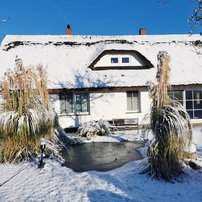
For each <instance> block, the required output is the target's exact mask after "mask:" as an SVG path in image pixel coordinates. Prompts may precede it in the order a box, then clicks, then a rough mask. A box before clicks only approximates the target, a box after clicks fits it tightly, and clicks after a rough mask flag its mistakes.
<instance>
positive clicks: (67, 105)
mask: <svg viewBox="0 0 202 202" xmlns="http://www.w3.org/2000/svg"><path fill="white" fill-rule="evenodd" d="M60 113H61V114H63V113H67V114H68V113H73V93H67V94H64V93H63V94H60Z"/></svg>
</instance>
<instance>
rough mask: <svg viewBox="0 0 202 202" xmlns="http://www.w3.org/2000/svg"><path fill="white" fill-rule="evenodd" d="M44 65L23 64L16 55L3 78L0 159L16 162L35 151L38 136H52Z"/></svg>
mask: <svg viewBox="0 0 202 202" xmlns="http://www.w3.org/2000/svg"><path fill="white" fill-rule="evenodd" d="M46 83H47V78H46V71H45V69H44V68H43V67H42V66H41V65H39V66H38V67H37V68H33V67H29V68H25V67H24V65H23V63H22V60H21V59H16V66H15V70H14V71H11V70H8V71H7V72H6V73H5V78H4V80H3V82H2V96H3V102H2V103H1V109H0V162H18V161H22V160H27V159H28V158H29V157H30V155H32V154H37V153H38V152H39V149H40V148H39V147H40V139H41V138H42V137H46V138H48V139H51V134H52V129H53V126H54V119H53V118H54V113H53V111H52V108H51V107H50V105H49V97H48V91H47V85H46Z"/></svg>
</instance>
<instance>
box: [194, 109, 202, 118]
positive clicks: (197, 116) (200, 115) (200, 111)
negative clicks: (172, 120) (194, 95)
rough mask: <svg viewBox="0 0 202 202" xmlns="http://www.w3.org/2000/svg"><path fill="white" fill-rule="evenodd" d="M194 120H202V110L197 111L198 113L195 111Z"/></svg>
mask: <svg viewBox="0 0 202 202" xmlns="http://www.w3.org/2000/svg"><path fill="white" fill-rule="evenodd" d="M194 118H195V119H200V118H202V110H196V111H194Z"/></svg>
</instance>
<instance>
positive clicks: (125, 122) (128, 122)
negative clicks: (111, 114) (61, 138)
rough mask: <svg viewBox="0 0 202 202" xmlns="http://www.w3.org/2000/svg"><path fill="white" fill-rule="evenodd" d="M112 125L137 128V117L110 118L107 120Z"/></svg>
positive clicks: (118, 127) (121, 127)
mask: <svg viewBox="0 0 202 202" xmlns="http://www.w3.org/2000/svg"><path fill="white" fill-rule="evenodd" d="M109 123H110V124H111V125H112V127H114V128H117V129H133V128H137V127H138V124H139V119H138V118H127V119H112V121H109Z"/></svg>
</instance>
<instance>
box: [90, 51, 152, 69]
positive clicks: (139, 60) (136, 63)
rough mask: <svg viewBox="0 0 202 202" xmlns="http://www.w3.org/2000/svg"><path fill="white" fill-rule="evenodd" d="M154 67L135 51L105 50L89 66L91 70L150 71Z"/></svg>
mask: <svg viewBox="0 0 202 202" xmlns="http://www.w3.org/2000/svg"><path fill="white" fill-rule="evenodd" d="M152 67H154V65H153V64H152V63H151V62H150V61H149V60H148V59H147V58H146V57H144V56H143V55H142V54H141V53H139V52H138V51H135V50H105V51H103V52H102V53H101V54H100V55H99V56H98V57H97V58H96V59H95V60H94V61H93V62H92V63H91V65H90V66H89V68H91V69H92V70H117V69H127V70H130V69H131V70H132V69H150V68H152Z"/></svg>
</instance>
